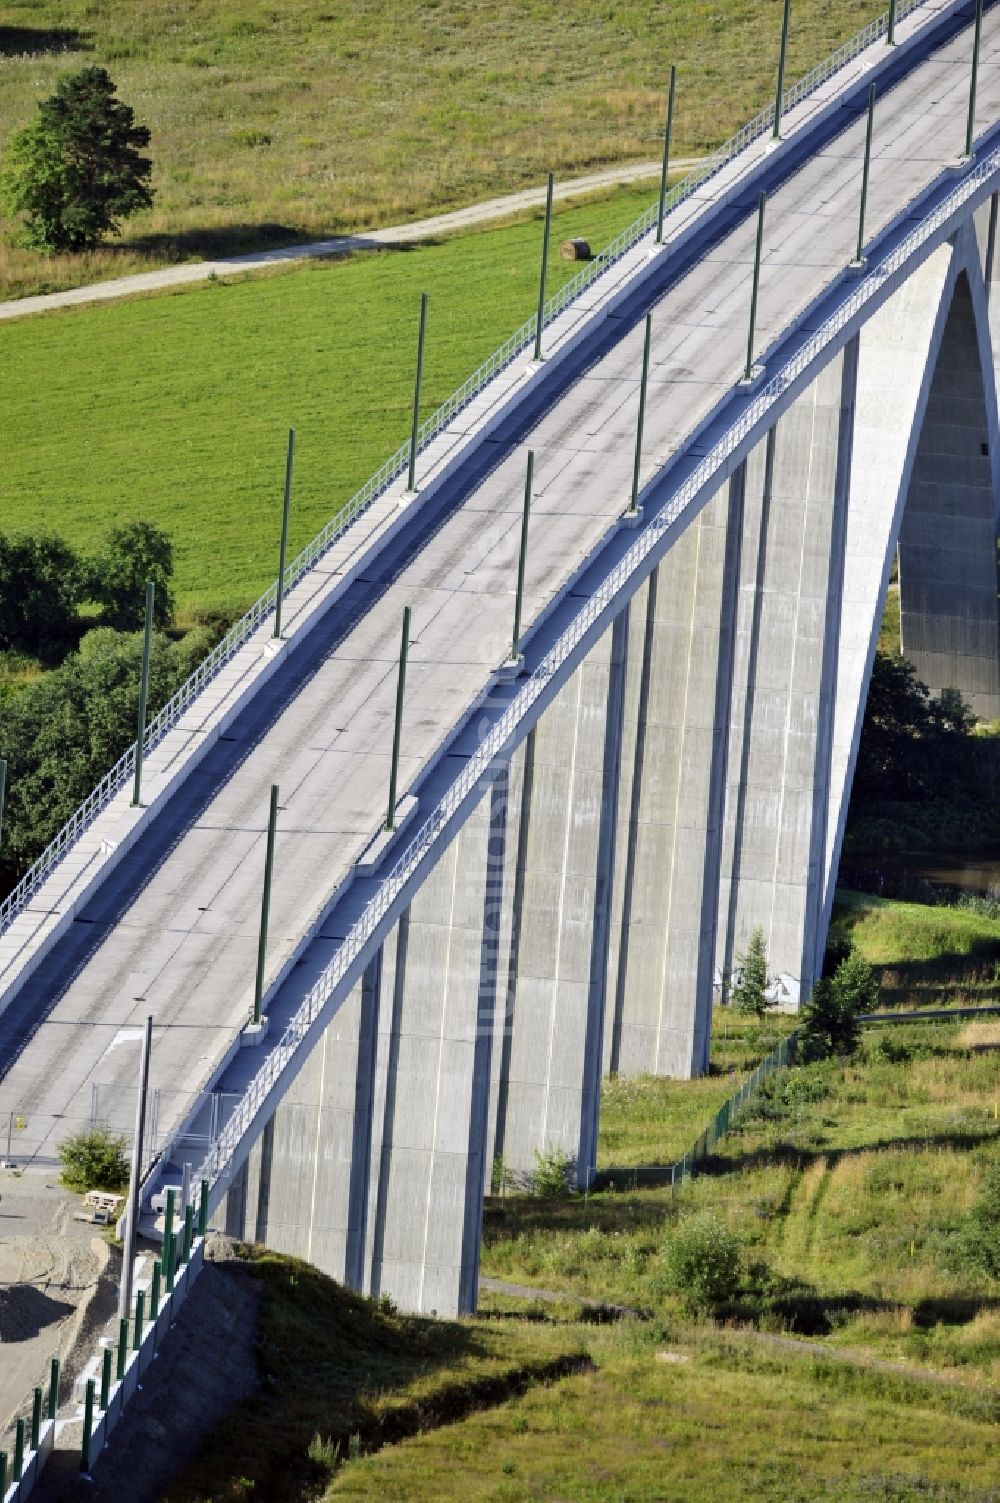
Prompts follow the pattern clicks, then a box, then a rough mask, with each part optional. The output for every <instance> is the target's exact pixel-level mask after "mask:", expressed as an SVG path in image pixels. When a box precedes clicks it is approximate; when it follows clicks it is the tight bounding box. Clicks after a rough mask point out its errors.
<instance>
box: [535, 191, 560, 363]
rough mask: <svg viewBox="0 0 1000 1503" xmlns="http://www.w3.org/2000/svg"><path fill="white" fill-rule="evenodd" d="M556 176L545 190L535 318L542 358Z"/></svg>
mask: <svg viewBox="0 0 1000 1503" xmlns="http://www.w3.org/2000/svg"><path fill="white" fill-rule="evenodd" d="M554 185H555V177H554V175H553V174H552V173H551V172H550V173H549V181H548V187H547V189H546V191H545V230H544V233H543V234H542V272H541V276H540V277H539V279H538V316H537V318H536V319H535V359H536V360H541V358H542V325H543V324H544V322H545V272H546V268H547V266H548V261H549V235H550V234H551V233H552V190H553V187H554Z"/></svg>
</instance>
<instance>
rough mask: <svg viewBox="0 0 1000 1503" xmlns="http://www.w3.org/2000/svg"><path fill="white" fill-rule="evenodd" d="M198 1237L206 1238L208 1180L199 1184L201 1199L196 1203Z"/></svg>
mask: <svg viewBox="0 0 1000 1503" xmlns="http://www.w3.org/2000/svg"><path fill="white" fill-rule="evenodd" d="M198 1236H199V1237H207V1236H208V1180H207V1179H203V1180H202V1182H201V1199H200V1200H199V1202H198Z"/></svg>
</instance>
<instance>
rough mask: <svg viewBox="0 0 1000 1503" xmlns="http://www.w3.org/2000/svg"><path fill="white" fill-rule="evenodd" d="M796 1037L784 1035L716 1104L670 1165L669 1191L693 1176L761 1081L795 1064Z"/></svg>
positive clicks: (791, 1034) (761, 1083)
mask: <svg viewBox="0 0 1000 1503" xmlns="http://www.w3.org/2000/svg"><path fill="white" fill-rule="evenodd" d="M797 1040H798V1035H797V1034H795V1033H790V1034H788V1036H787V1037H786V1038H783V1039H782V1040H781V1043H780V1044H779V1045H778V1047H777V1048H776V1049H772V1051H771V1053H770V1054H768V1055H767V1056H766V1057H765V1058H764V1059H762V1060H761V1062H760V1064H759V1065H758V1066H757V1068H756V1070H754V1072H753V1074H752V1075H748V1076H747V1078H746V1080H745V1081H744V1082H743V1084H742V1085H741V1086H740V1088H739V1090H737V1091H734V1092H733V1094H732V1095H731V1096H730V1098H729V1100H728V1101H726V1102H724V1103H723V1105H722V1106H720V1107H719V1110H718V1111H717V1112H716V1114H715V1116H714V1117H713V1118H712V1120H711V1122H710V1123H709V1124H708V1126H707V1127H706V1128H705V1131H704V1132H703V1133H702V1134H701V1137H700V1138H698V1139H697V1140H696V1142H694V1143H693V1144H692V1145H691V1147H690V1148H689V1149H688V1151H687V1153H686V1154H684V1156H683V1158H679V1159H678V1160H677V1162H676V1164H671V1166H670V1188H671V1191H674V1192H676V1190H677V1189H678V1188H679V1186H681V1185H683V1183H684V1181H685V1180H686V1179H691V1178H692V1177H693V1176H694V1174H695V1173H696V1171H697V1169H698V1165H699V1164H703V1163H704V1162H705V1160H706V1159H708V1158H710V1157H711V1156H712V1154H713V1153H714V1152H715V1149H716V1147H717V1145H718V1144H719V1143H720V1142H721V1140H722V1139H723V1138H724V1137H725V1136H726V1133H727V1132H728V1131H729V1129H730V1127H731V1126H732V1124H733V1123H734V1122H735V1121H736V1118H737V1117H738V1116H739V1114H740V1112H741V1111H742V1110H743V1108H744V1107H745V1106H746V1104H747V1102H748V1101H749V1100H750V1098H751V1097H752V1096H754V1095H756V1093H757V1091H758V1090H759V1089H760V1087H761V1086H762V1085H763V1083H764V1081H765V1080H767V1079H768V1077H769V1076H771V1075H773V1074H774V1073H775V1072H776V1071H777V1070H786V1069H787V1068H788V1066H789V1065H791V1064H794V1063H795V1046H796V1043H797Z"/></svg>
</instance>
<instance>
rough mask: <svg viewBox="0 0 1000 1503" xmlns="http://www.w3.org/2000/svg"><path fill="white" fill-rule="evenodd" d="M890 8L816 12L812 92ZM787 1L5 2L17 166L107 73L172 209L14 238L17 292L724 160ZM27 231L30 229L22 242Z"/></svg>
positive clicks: (808, 60) (861, 2)
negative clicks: (87, 237)
mask: <svg viewBox="0 0 1000 1503" xmlns="http://www.w3.org/2000/svg"><path fill="white" fill-rule="evenodd" d="M884 8H885V7H884V6H883V5H881V4H880V3H879V0H809V3H808V4H803V5H799V6H796V7H795V16H794V26H793V29H792V35H791V41H790V48H789V67H788V79H789V81H790V82H791V81H792V80H794V79H795V78H797V77H799V76H800V75H801V74H802V73H804V72H805V71H806V70H807V69H808V68H809V67H810V66H812V64H814V63H816V62H818V61H819V60H820V59H821V58H823V57H824V56H826V54H827V53H828V52H830V51H831V50H832V49H833V48H834V47H835V46H837V45H838V44H839V43H840V42H842V41H844V40H845V39H846V38H847V37H849V36H851V35H852V34H853V33H854V32H856V31H857V30H859V29H860V28H861V27H862V26H864V25H865V23H866V22H867V21H868V20H870V19H871V17H872V16H874V15H876V14H878V12H879V11H880V10H882V9H884ZM781 11H782V0H712V3H711V4H706V3H702V0H698V3H693V4H684V5H679V4H677V3H675V0H620V3H618V4H615V5H607V4H605V3H603V0H573V4H572V5H565V4H559V3H557V0H514V3H510V4H504V5H499V6H498V5H496V4H492V3H490V0H463V3H461V4H455V3H451V0H397V3H396V4H394V5H392V6H385V5H373V4H365V3H361V0H347V3H342V4H332V3H330V0H285V3H284V4H282V5H281V6H280V7H279V6H276V5H274V4H273V3H271V0H199V3H198V4H197V5H193V4H191V3H188V0H129V4H128V5H127V6H122V5H120V4H113V3H111V0H6V3H5V4H3V5H0V151H2V150H3V148H4V147H5V146H6V143H7V141H8V139H9V137H10V135H11V134H12V132H13V131H14V130H16V129H19V128H20V127H21V126H23V125H25V124H26V123H27V122H28V121H29V119H30V118H31V117H32V115H33V114H34V111H35V106H36V103H37V102H38V100H39V99H41V98H44V97H45V95H46V94H48V93H50V92H51V90H52V87H53V85H54V83H55V81H56V80H57V79H58V77H59V76H60V75H62V74H64V73H68V72H72V71H75V70H77V69H79V68H81V67H84V66H86V65H88V64H91V63H97V64H100V65H102V66H105V67H107V68H108V69H109V70H110V72H111V74H112V76H113V77H114V79H115V81H116V82H117V83H118V85H119V90H120V94H121V97H122V98H124V99H125V100H126V101H127V102H129V103H130V104H132V105H133V107H134V108H135V110H136V115H137V118H138V119H139V120H140V121H141V122H143V123H145V124H147V125H148V126H149V127H150V129H151V132H152V141H151V148H150V149H151V155H152V159H153V162H154V167H155V171H154V186H155V188H156V200H155V203H154V206H153V208H152V209H151V210H149V211H148V212H146V213H144V214H142V215H140V216H138V217H137V218H135V219H134V220H132V221H131V222H130V223H129V224H128V226H127V229H126V233H125V235H124V236H123V237H122V239H121V241H120V242H115V243H113V244H111V245H109V246H108V247H107V248H102V249H99V250H97V251H94V252H90V253H88V254H86V255H84V256H59V257H52V258H48V259H41V258H39V257H37V256H35V255H33V254H30V253H28V252H25V251H23V250H19V249H18V248H17V247H16V246H15V245H13V244H12V243H11V240H12V237H11V235H10V234H9V233H6V234H5V235H4V237H3V240H2V243H0V297H3V296H7V297H10V296H18V295H20V294H22V293H25V292H33V291H39V290H49V289H53V288H57V287H61V286H67V285H77V284H78V283H81V282H87V281H94V280H96V279H98V278H100V277H107V276H119V275H122V274H125V273H127V272H130V271H135V270H139V269H144V268H147V267H149V266H151V265H157V264H161V263H163V262H167V261H172V260H178V259H181V260H183V259H185V258H188V257H192V256H193V257H199V256H203V255H205V254H211V253H221V252H232V251H235V250H239V249H249V248H251V247H257V246H260V245H262V244H285V243H289V242H291V241H294V240H296V239H300V238H319V237H325V236H327V235H330V234H335V233H340V232H342V231H345V230H357V229H364V228H371V227H373V226H375V225H384V224H393V223H399V222H402V221H405V220H407V219H411V218H414V217H416V216H418V215H423V214H425V213H428V212H433V211H439V210H444V209H448V208H453V207H455V206H457V205H460V204H466V203H472V202H475V201H476V200H477V199H480V198H484V197H489V196H492V195H494V194H499V193H503V192H505V191H509V190H511V189H515V188H518V187H522V186H525V185H528V184H533V183H538V182H541V181H544V176H545V173H546V172H547V171H548V170H550V169H551V170H552V171H554V172H556V173H558V174H560V175H561V176H569V175H573V174H578V173H581V172H585V171H587V170H588V169H593V168H596V167H600V166H604V165H608V164H618V163H621V162H625V161H629V160H638V161H648V160H650V159H651V158H656V157H657V156H658V154H659V151H660V142H661V140H662V135H661V133H662V129H663V114H664V101H665V89H666V79H667V74H668V70H669V67H670V65H671V64H672V63H673V64H676V66H677V67H678V70H679V76H680V84H679V93H678V112H677V134H676V140H677V149H678V153H679V154H681V155H684V154H692V153H700V152H703V151H705V150H706V149H708V148H710V147H712V146H715V145H717V144H718V143H719V142H720V141H722V140H724V139H725V137H726V136H727V135H729V134H731V133H732V132H733V131H734V130H736V129H738V128H739V126H741V125H742V124H743V122H744V121H745V120H746V119H747V118H748V117H749V116H750V115H752V114H753V113H755V111H756V110H758V109H759V108H761V107H762V106H763V105H765V104H766V103H768V101H769V99H770V97H771V95H772V91H773V89H774V79H775V67H776V59H777V48H778V36H779V31H780V25H781ZM8 230H9V227H8Z"/></svg>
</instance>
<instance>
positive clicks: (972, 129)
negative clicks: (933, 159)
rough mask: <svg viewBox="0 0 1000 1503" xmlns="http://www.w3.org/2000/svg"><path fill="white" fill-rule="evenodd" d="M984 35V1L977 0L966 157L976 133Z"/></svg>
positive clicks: (970, 151)
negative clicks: (977, 100) (977, 86)
mask: <svg viewBox="0 0 1000 1503" xmlns="http://www.w3.org/2000/svg"><path fill="white" fill-rule="evenodd" d="M982 34H983V0H976V29H975V32H974V34H973V39H972V78H971V80H970V83H969V121H968V124H967V125H966V127H965V155H966V156H967V157H971V155H972V142H973V139H974V137H975V133H976V85H977V82H978V78H979V43H980V40H981V38H982Z"/></svg>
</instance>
